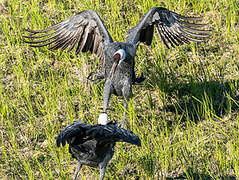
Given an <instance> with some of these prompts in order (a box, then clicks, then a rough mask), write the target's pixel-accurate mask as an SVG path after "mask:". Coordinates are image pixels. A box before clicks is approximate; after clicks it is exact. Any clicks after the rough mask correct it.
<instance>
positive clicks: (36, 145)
mask: <svg viewBox="0 0 239 180" xmlns="http://www.w3.org/2000/svg"><path fill="white" fill-rule="evenodd" d="M155 6H162V7H165V8H169V9H170V10H172V11H175V12H177V13H181V14H183V15H187V16H190V15H191V16H192V15H194V16H204V19H203V22H202V23H207V26H206V27H205V29H209V30H211V31H212V33H211V37H210V38H209V39H208V40H207V41H205V42H202V43H191V44H189V45H183V46H180V47H177V48H175V49H173V48H171V49H167V48H166V47H165V46H164V45H163V43H162V42H161V41H160V39H159V37H158V35H157V34H156V33H155V35H154V39H153V44H152V45H151V46H145V45H141V46H140V47H139V50H138V52H137V53H138V58H137V59H136V70H137V74H138V75H140V74H141V73H143V74H144V76H145V77H146V80H145V82H144V83H143V84H141V85H135V86H134V87H133V94H134V96H133V98H132V99H131V101H130V104H129V109H128V112H127V116H126V117H127V121H128V122H129V124H130V127H129V128H130V130H132V131H133V132H134V133H135V134H137V135H138V136H139V137H140V139H141V142H142V147H135V146H132V145H128V144H126V143H121V144H120V143H119V144H117V146H116V153H115V155H114V157H113V159H112V160H111V161H110V164H109V166H108V168H107V171H106V179H173V178H178V179H236V178H238V177H239V156H238V155H239V131H238V124H239V117H238V108H239V105H238V103H239V91H238V88H239V83H238V77H239V76H238V75H239V64H238V59H239V24H238V22H239V16H238V14H239V2H238V1H237V0H227V1H226V0H222V1H214V0H183V1H181V0H178V1H176V0H166V1H149V0H146V1H140V0H135V1H133V0H130V1H126V0H123V1H114V0H111V1H84V2H81V1H79V0H69V1H66V0H61V1H55V0H42V1H41V0H30V1H26V0H18V1H15V0H2V1H0V22H1V26H0V39H1V42H0V46H1V48H0V167H1V168H0V179H70V178H72V175H73V173H74V170H73V169H72V170H71V168H72V167H73V166H74V165H75V164H76V160H74V159H72V158H71V156H70V154H69V153H68V148H67V147H64V148H62V147H61V148H57V147H56V142H55V140H56V137H57V135H58V134H59V132H60V131H61V130H62V129H63V128H64V127H65V126H66V125H68V124H69V123H71V122H72V121H74V120H81V121H83V122H87V123H91V124H95V123H97V118H98V115H99V113H101V112H102V95H101V94H102V91H103V84H104V82H103V81H102V82H101V83H97V84H92V83H90V82H88V81H87V80H86V77H87V75H88V74H89V72H91V71H95V70H97V67H98V64H99V62H98V59H97V57H96V56H94V55H91V54H89V53H82V54H80V55H79V56H75V55H74V53H73V52H72V53H67V52H60V51H50V50H47V48H40V49H37V48H31V47H29V46H28V45H27V44H26V43H24V41H23V37H22V36H23V35H26V34H27V33H26V32H25V30H24V29H43V28H46V27H48V26H50V25H53V24H55V23H57V22H60V21H62V20H63V19H65V18H68V17H70V16H73V15H75V14H77V13H79V12H80V11H82V10H86V9H93V10H95V11H96V12H97V13H98V14H99V15H100V16H101V18H102V19H103V21H104V22H105V25H106V27H107V28H108V30H109V32H110V34H111V35H112V37H113V39H114V40H117V41H124V40H125V37H126V34H127V30H128V29H130V28H131V27H133V26H134V25H136V24H137V22H138V21H139V19H140V17H142V16H143V14H144V13H146V12H147V11H148V10H149V9H150V8H151V7H155ZM122 100H123V99H122V97H115V96H113V97H112V99H111V102H110V106H111V111H110V114H109V116H110V118H111V119H112V120H118V121H119V122H120V121H121V119H122V113H123V107H122ZM69 169H70V171H68V170H69ZM81 173H82V177H83V178H85V179H94V178H95V177H97V178H98V177H99V170H98V169H94V168H89V167H83V168H82V170H81Z"/></svg>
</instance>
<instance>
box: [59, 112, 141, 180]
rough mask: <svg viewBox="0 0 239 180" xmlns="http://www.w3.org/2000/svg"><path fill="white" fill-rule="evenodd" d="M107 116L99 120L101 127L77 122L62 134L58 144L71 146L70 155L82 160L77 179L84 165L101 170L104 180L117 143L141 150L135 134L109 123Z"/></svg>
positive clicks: (102, 116) (103, 114)
mask: <svg viewBox="0 0 239 180" xmlns="http://www.w3.org/2000/svg"><path fill="white" fill-rule="evenodd" d="M106 119H108V116H107V114H106V113H102V114H100V116H99V119H98V125H89V124H85V123H82V122H73V123H72V124H70V125H69V126H67V127H65V128H64V129H63V131H62V132H61V133H60V134H59V136H58V137H57V140H56V144H57V146H58V147H59V146H60V145H61V144H62V145H63V146H65V144H66V142H67V143H68V144H69V152H70V153H71V154H72V157H73V158H76V159H77V160H78V165H77V168H76V171H75V175H74V179H76V178H77V175H78V173H79V171H80V168H81V166H82V165H87V166H92V167H99V168H100V180H102V179H104V176H105V171H106V166H107V164H108V163H109V161H110V160H111V159H112V157H113V155H114V147H115V144H116V142H128V143H131V144H134V145H137V146H141V141H140V139H139V138H138V136H136V135H135V134H134V133H133V132H130V131H128V130H126V129H123V128H121V127H119V126H117V124H116V123H113V122H109V123H107V121H105V120H106Z"/></svg>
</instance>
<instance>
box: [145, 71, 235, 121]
mask: <svg viewBox="0 0 239 180" xmlns="http://www.w3.org/2000/svg"><path fill="white" fill-rule="evenodd" d="M156 71H157V72H153V73H152V72H151V73H148V74H147V75H148V77H147V78H146V83H145V87H146V88H147V89H149V90H152V89H155V88H159V89H160V91H162V92H164V93H165V94H166V103H165V104H164V105H163V107H162V109H161V110H162V111H164V112H171V113H177V114H178V115H180V116H181V115H182V116H183V117H182V121H184V120H186V119H187V118H188V117H190V119H192V120H193V121H195V122H196V123H197V122H198V121H200V120H201V119H205V116H206V115H207V114H208V115H209V114H210V115H213V116H217V117H223V116H224V115H226V114H228V113H231V112H235V111H237V110H238V109H239V92H238V87H239V81H238V80H236V79H234V80H227V81H225V80H221V79H220V78H218V79H217V80H206V78H205V79H203V78H202V77H200V76H197V75H194V76H190V75H187V76H184V77H178V76H177V75H175V74H174V73H168V74H167V73H165V72H164V70H163V69H157V70H156Z"/></svg>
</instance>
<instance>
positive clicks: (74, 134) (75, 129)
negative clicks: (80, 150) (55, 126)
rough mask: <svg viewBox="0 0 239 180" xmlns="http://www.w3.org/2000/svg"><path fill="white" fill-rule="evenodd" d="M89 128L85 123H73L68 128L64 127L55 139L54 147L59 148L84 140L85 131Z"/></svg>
mask: <svg viewBox="0 0 239 180" xmlns="http://www.w3.org/2000/svg"><path fill="white" fill-rule="evenodd" d="M89 127H90V125H87V124H85V123H81V122H76V121H75V122H73V123H72V124H70V125H69V126H67V127H65V128H64V129H63V130H62V131H61V133H60V134H59V135H58V137H57V139H56V145H57V147H59V146H60V145H61V144H62V145H63V146H65V144H66V142H67V143H68V144H72V143H74V141H75V140H80V139H83V138H85V134H86V130H87V129H88V128H89Z"/></svg>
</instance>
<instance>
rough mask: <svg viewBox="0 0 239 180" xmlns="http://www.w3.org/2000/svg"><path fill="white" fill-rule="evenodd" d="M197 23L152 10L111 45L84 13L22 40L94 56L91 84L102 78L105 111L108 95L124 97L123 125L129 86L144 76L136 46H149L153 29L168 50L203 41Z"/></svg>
mask: <svg viewBox="0 0 239 180" xmlns="http://www.w3.org/2000/svg"><path fill="white" fill-rule="evenodd" d="M197 20H202V17H185V16H181V15H179V14H177V13H175V12H173V11H170V10H168V9H166V8H163V7H153V8H151V9H150V10H149V11H148V12H147V13H146V14H145V15H144V16H143V17H142V18H141V20H140V21H139V23H138V24H137V25H136V26H134V27H133V28H131V29H130V30H129V31H128V32H127V37H126V42H114V41H113V39H112V37H111V35H110V34H109V32H108V31H107V29H106V27H105V26H104V23H103V22H102V20H101V19H100V17H99V16H98V14H97V13H96V12H95V11H93V10H86V11H82V12H80V13H79V14H78V15H76V16H73V17H70V18H68V19H65V20H64V21H62V22H60V23H58V24H56V25H53V26H51V27H48V28H46V29H44V30H40V31H34V30H27V31H28V32H29V35H27V36H24V37H25V38H26V39H29V40H26V41H25V42H27V43H29V44H30V46H32V47H42V46H47V45H50V47H49V49H52V50H56V49H60V48H61V50H65V49H67V48H68V51H71V50H73V49H74V48H75V51H76V54H79V53H80V52H86V51H89V52H91V53H93V54H96V55H97V56H98V58H99V61H100V67H99V71H98V72H97V73H91V74H90V75H89V79H92V78H91V77H93V75H94V77H95V79H92V81H97V80H100V79H105V85H104V92H103V100H104V104H103V105H104V111H107V109H108V104H109V100H110V97H111V94H115V95H117V96H123V97H124V115H123V121H122V124H123V125H124V122H125V113H126V109H127V105H128V101H129V99H130V94H131V91H132V84H134V83H135V82H142V81H143V80H144V77H141V78H136V76H135V71H134V66H135V56H136V51H137V49H138V46H139V44H140V43H144V44H146V45H150V44H151V43H152V39H153V35H154V29H156V30H157V32H158V34H159V36H160V38H161V40H162V42H163V43H164V44H165V46H166V47H167V48H169V47H170V46H171V47H175V46H179V45H182V44H184V43H189V42H190V41H195V42H201V41H204V40H205V39H206V38H208V37H209V34H210V31H206V30H201V29H200V27H203V26H204V25H205V24H195V23H191V22H188V21H197Z"/></svg>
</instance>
